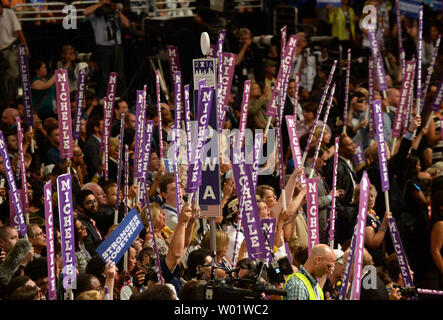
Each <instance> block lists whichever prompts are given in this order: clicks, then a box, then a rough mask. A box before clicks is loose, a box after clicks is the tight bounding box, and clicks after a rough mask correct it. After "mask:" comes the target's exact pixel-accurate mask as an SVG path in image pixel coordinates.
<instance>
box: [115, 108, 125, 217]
mask: <svg viewBox="0 0 443 320" xmlns="http://www.w3.org/2000/svg"><path fill="white" fill-rule="evenodd" d="M124 134H125V114H124V113H122V117H121V119H120V137H119V140H120V141H119V144H118V165H117V199H116V200H115V211H114V224H117V223H118V207H119V204H120V188H121V184H122V180H121V179H122V178H121V176H122V174H121V172H122V168H123V140H124V139H123V138H124Z"/></svg>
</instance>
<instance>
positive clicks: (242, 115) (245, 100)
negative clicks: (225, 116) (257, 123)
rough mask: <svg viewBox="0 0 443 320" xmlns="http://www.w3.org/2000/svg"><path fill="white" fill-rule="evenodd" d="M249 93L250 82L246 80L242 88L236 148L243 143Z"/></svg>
mask: <svg viewBox="0 0 443 320" xmlns="http://www.w3.org/2000/svg"><path fill="white" fill-rule="evenodd" d="M250 92H251V80H246V81H245V83H244V87H243V99H242V103H241V113H240V125H239V128H238V129H239V134H240V136H239V138H238V140H237V148H241V147H242V146H243V143H244V142H245V141H244V140H245V135H246V124H247V120H248V108H249V96H250Z"/></svg>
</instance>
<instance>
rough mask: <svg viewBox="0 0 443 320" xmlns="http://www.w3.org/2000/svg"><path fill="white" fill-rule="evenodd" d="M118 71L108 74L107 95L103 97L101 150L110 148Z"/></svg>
mask: <svg viewBox="0 0 443 320" xmlns="http://www.w3.org/2000/svg"><path fill="white" fill-rule="evenodd" d="M117 75H118V74H117V72H110V73H109V76H108V87H107V89H106V96H105V97H104V98H103V114H104V117H103V130H102V132H103V134H102V141H101V144H100V151H104V150H109V137H110V136H111V126H112V116H113V113H114V111H113V109H114V100H115V92H116V90H117ZM105 145H106V147H108V149H106V147H105Z"/></svg>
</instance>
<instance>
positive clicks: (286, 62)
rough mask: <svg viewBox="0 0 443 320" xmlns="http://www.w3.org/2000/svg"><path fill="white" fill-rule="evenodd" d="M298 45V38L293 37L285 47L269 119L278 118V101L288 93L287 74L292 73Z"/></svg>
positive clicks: (270, 104) (268, 111)
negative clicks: (285, 88)
mask: <svg viewBox="0 0 443 320" xmlns="http://www.w3.org/2000/svg"><path fill="white" fill-rule="evenodd" d="M297 43H298V38H297V36H295V35H291V36H290V37H289V40H288V43H287V44H286V47H285V52H284V58H283V60H282V64H281V66H280V70H279V71H278V74H277V79H276V80H275V86H274V90H273V92H272V95H271V99H270V101H269V105H268V110H267V111H266V115H267V116H269V117H274V118H275V117H276V116H277V113H278V110H277V108H278V105H279V104H278V105H277V99H279V100H280V99H281V95H282V94H283V92H285V91H286V90H284V87H285V83H284V82H285V81H284V80H285V78H286V74H288V75H289V72H290V71H291V65H292V62H293V60H294V57H295V54H294V51H295V48H296V46H297ZM286 87H287V82H286Z"/></svg>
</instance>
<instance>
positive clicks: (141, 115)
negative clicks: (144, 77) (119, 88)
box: [133, 90, 146, 177]
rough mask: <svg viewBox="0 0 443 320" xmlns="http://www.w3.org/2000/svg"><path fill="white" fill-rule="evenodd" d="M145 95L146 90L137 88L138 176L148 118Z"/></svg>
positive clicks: (135, 170)
mask: <svg viewBox="0 0 443 320" xmlns="http://www.w3.org/2000/svg"><path fill="white" fill-rule="evenodd" d="M144 96H145V92H144V91H143V90H137V100H136V111H135V117H136V124H135V147H134V168H133V170H134V172H133V176H134V177H138V174H137V172H140V168H141V166H140V161H139V160H140V159H139V158H140V156H139V151H140V150H141V147H142V146H141V144H142V142H143V136H144V134H143V133H144V129H145V128H144V127H145V126H144V124H145V120H146V119H145V118H146V112H145V106H144Z"/></svg>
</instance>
